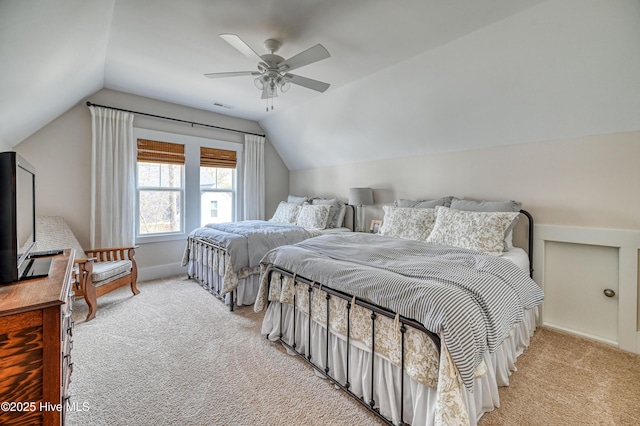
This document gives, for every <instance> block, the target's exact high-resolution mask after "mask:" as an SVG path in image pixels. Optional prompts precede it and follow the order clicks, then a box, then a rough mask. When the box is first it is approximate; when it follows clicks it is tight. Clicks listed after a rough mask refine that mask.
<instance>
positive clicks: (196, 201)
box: [133, 127, 243, 244]
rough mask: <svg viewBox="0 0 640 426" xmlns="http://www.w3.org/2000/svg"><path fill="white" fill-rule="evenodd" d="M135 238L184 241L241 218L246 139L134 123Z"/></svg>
mask: <svg viewBox="0 0 640 426" xmlns="http://www.w3.org/2000/svg"><path fill="white" fill-rule="evenodd" d="M133 135H134V137H135V138H136V140H138V160H137V168H136V169H137V176H136V184H137V202H138V205H137V211H136V212H135V215H136V243H137V244H146V243H155V242H159V241H171V240H184V239H185V237H186V235H187V234H188V233H189V232H191V231H192V230H194V229H195V228H197V227H199V226H201V225H202V224H203V223H205V224H206V223H213V222H232V221H234V220H238V218H242V214H241V212H242V174H243V173H242V171H243V164H242V150H243V149H242V148H243V146H242V143H238V142H230V141H222V140H216V139H209V138H203V137H198V136H190V135H184V134H179V133H168V132H162V131H158V130H151V129H142V128H139V127H134V129H133Z"/></svg>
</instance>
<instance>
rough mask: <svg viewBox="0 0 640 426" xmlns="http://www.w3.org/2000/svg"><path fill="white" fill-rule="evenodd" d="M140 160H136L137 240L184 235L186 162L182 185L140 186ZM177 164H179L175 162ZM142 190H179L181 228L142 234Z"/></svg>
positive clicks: (181, 178) (181, 175)
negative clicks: (140, 207)
mask: <svg viewBox="0 0 640 426" xmlns="http://www.w3.org/2000/svg"><path fill="white" fill-rule="evenodd" d="M145 163H147V164H160V165H162V163H150V162H145ZM139 164H140V163H139V162H138V161H136V200H135V201H136V240H137V239H138V238H151V237H164V236H171V235H174V234H176V235H183V234H184V228H185V212H186V209H187V208H186V204H185V202H184V199H185V198H184V194H185V179H184V175H185V170H186V164H182V165H181V166H182V170H181V173H180V186H179V187H168V186H138V171H139V168H138V167H139ZM175 165H177V164H175ZM160 180H161V181H162V176H160ZM140 191H159V192H179V193H180V200H181V202H180V230H178V231H169V232H156V233H149V234H141V233H140V210H139V206H140Z"/></svg>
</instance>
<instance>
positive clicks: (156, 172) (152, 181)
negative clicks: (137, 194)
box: [138, 163, 183, 188]
mask: <svg viewBox="0 0 640 426" xmlns="http://www.w3.org/2000/svg"><path fill="white" fill-rule="evenodd" d="M182 167H183V166H181V165H177V164H160V163H138V187H160V188H181V187H182Z"/></svg>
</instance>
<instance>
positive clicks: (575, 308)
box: [543, 241, 619, 343]
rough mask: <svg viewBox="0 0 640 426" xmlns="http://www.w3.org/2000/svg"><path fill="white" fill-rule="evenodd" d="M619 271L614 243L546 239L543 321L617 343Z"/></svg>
mask: <svg viewBox="0 0 640 426" xmlns="http://www.w3.org/2000/svg"><path fill="white" fill-rule="evenodd" d="M618 271H619V249H618V248H617V247H607V246H595V245H589V244H574V243H562V242H549V241H547V242H546V243H545V259H544V291H545V301H544V308H543V309H544V311H543V312H544V313H543V318H544V324H545V325H548V326H551V327H556V328H560V329H565V330H567V331H571V332H577V333H580V334H584V335H587V336H590V337H594V338H598V339H601V340H604V341H608V342H610V343H617V342H618V278H619V273H618ZM608 290H611V291H608ZM612 292H613V295H612ZM605 293H607V294H605Z"/></svg>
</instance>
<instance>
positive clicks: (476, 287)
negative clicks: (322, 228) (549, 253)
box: [256, 233, 544, 388]
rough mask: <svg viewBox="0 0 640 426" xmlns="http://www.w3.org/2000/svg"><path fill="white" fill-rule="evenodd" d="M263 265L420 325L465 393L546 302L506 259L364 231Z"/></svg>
mask: <svg viewBox="0 0 640 426" xmlns="http://www.w3.org/2000/svg"><path fill="white" fill-rule="evenodd" d="M262 264H263V265H265V266H266V271H268V269H269V268H270V267H271V266H273V265H275V266H278V267H281V268H283V269H286V270H289V271H291V272H293V273H296V274H298V275H300V276H303V277H305V278H307V279H310V280H313V281H315V282H317V283H321V284H323V285H325V286H328V287H331V288H333V289H335V290H339V291H343V292H345V293H347V294H350V295H355V296H357V297H360V298H363V299H365V300H368V301H370V302H373V303H375V304H377V305H380V306H383V307H385V308H388V309H391V310H392V311H394V312H397V313H399V314H400V315H402V316H405V317H408V318H412V319H415V320H417V321H419V322H420V323H422V324H423V325H424V326H425V327H426V328H427V329H428V330H430V331H432V332H434V333H437V334H438V335H440V337H441V339H443V340H444V343H445V345H446V347H447V349H448V350H449V352H450V353H451V357H452V359H453V361H454V362H455V364H456V367H457V368H458V371H459V373H460V377H461V378H462V380H463V381H464V383H465V385H466V386H467V387H469V388H471V387H472V381H473V374H474V370H475V368H476V367H477V366H478V365H479V364H480V362H481V361H482V359H483V356H484V354H485V352H486V351H490V352H493V351H494V350H496V349H497V348H498V346H499V345H500V344H501V343H502V341H503V340H504V338H505V337H507V336H508V335H509V332H510V331H511V329H512V327H513V325H514V324H516V323H518V322H520V321H522V320H523V318H524V311H525V310H528V309H531V308H533V307H535V306H537V305H539V304H540V303H542V300H543V298H544V295H543V292H542V290H541V289H540V287H538V285H537V284H536V283H535V282H534V281H533V280H532V279H531V278H530V277H529V275H528V274H527V273H526V272H524V271H523V270H522V269H520V268H519V267H517V266H516V265H515V264H513V263H512V262H510V261H508V260H504V259H501V258H499V257H496V256H492V255H486V254H482V253H479V252H475V251H471V250H466V249H460V248H456V247H448V246H438V245H434V244H427V243H424V242H419V241H410V240H401V239H398V238H391V237H383V236H380V235H372V234H364V233H353V234H352V233H346V234H333V235H323V236H320V237H316V238H312V239H308V240H305V241H302V242H300V243H298V244H294V245H291V246H282V247H278V248H276V249H273V250H271V251H269V252H268V253H267V254H266V255H265V256H264V258H263V259H262ZM265 275H266V274H265ZM263 281H264V280H263ZM256 306H257V305H256Z"/></svg>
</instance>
